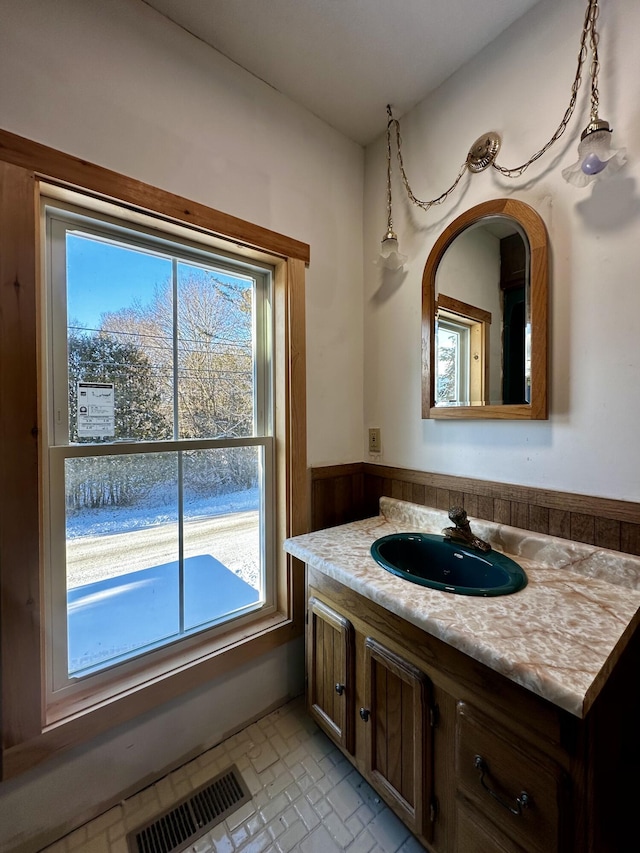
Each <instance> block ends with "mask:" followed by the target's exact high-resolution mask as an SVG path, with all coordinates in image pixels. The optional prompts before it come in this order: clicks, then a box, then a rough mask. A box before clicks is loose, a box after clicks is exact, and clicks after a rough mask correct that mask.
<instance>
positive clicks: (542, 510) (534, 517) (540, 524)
mask: <svg viewBox="0 0 640 853" xmlns="http://www.w3.org/2000/svg"><path fill="white" fill-rule="evenodd" d="M528 529H529V530H534V531H535V532H536V533H549V510H548V508H547V507H546V506H535V505H534V504H531V505H530V506H529V527H528Z"/></svg>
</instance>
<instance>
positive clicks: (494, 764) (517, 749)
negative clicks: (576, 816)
mask: <svg viewBox="0 0 640 853" xmlns="http://www.w3.org/2000/svg"><path fill="white" fill-rule="evenodd" d="M456 774H457V780H458V782H457V784H458V793H459V795H461V796H463V797H464V798H466V799H467V800H468V801H469V802H471V803H472V804H473V805H475V806H476V808H477V809H478V810H479V811H480V813H482V814H483V815H484V816H485V817H486V818H488V819H489V820H490V821H492V822H493V823H494V824H495V825H496V826H497V827H498V828H499V829H500V831H501V832H502V833H504V834H505V835H507V836H508V837H509V838H511V839H513V840H514V841H515V842H516V843H517V844H519V845H521V846H522V847H524V848H525V849H526V850H527V851H540V853H553V851H561V850H563V849H565V850H566V849H568V848H567V847H563V845H562V839H561V823H562V817H563V803H564V801H565V790H566V786H565V780H564V776H563V774H562V771H561V770H560V768H559V767H557V765H556V764H555V763H554V762H553V761H552V760H551V759H549V758H547V757H546V756H543V755H542V754H540V753H538V752H537V751H535V750H533V749H531V748H529V747H528V746H527V744H522V743H521V742H520V743H519V742H518V739H517V737H516V736H515V735H514V734H513V733H511V732H505V733H504V736H502V735H501V733H500V729H499V727H498V726H497V725H496V723H494V722H493V721H492V720H490V719H489V718H488V717H486V716H484V715H483V714H481V713H480V712H479V711H477V710H476V709H475V708H473V707H471V706H470V705H468V704H466V703H465V702H459V703H458V705H457V719H456Z"/></svg>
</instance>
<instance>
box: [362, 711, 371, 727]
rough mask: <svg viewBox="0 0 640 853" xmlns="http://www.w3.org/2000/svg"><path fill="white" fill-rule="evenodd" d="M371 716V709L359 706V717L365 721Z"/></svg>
mask: <svg viewBox="0 0 640 853" xmlns="http://www.w3.org/2000/svg"><path fill="white" fill-rule="evenodd" d="M370 716H371V711H369V709H368V708H360V717H361V718H362V719H363V720H364V722H365V723H367V722H368V721H369V717H370Z"/></svg>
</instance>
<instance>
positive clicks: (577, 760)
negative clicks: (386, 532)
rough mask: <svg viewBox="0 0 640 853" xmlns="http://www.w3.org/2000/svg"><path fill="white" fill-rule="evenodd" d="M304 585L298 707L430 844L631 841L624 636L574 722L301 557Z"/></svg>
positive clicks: (631, 710) (452, 852)
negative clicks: (303, 675)
mask: <svg viewBox="0 0 640 853" xmlns="http://www.w3.org/2000/svg"><path fill="white" fill-rule="evenodd" d="M307 593H308V597H307V601H308V609H307V699H308V707H309V711H310V713H311V714H312V716H313V717H314V719H315V720H316V721H317V723H318V725H319V726H320V727H321V728H322V729H323V731H324V732H326V734H327V735H328V736H329V737H330V738H331V739H332V740H333V741H334V742H335V743H336V744H337V745H338V746H339V747H340V749H341V750H342V752H343V753H344V755H345V756H346V757H347V758H348V759H349V760H350V761H351V762H352V763H353V764H354V766H355V767H356V768H357V769H358V770H359V772H360V773H362V775H363V776H364V777H365V778H366V779H367V781H368V782H369V783H370V784H371V786H372V787H373V788H374V789H375V790H376V791H377V792H378V793H379V794H380V796H381V797H382V798H383V799H384V800H385V801H386V802H387V803H388V805H389V806H390V807H391V808H392V809H393V810H394V812H395V813H396V814H397V815H398V817H399V818H400V819H401V820H402V821H404V823H405V824H406V825H407V826H408V827H409V829H410V830H411V831H412V832H413V833H414V834H415V835H416V836H417V837H418V839H419V840H420V841H421V843H423V844H424V845H425V847H426V848H427V849H428V850H430V851H434V853H469V851H473V853H523V851H524V853H573V851H576V853H577V851H584V853H609V851H612V853H613V851H620V853H622V851H629V850H630V849H632V848H630V847H629V846H628V843H629V842H628V838H629V835H628V833H630V832H634V831H635V830H634V827H633V822H634V820H633V813H634V812H633V810H634V809H635V808H636V806H635V802H634V801H635V799H636V798H637V793H638V781H637V777H638V768H639V767H640V763H639V758H640V750H639V746H638V742H639V739H638V734H637V728H638V721H639V718H638V713H639V712H638V708H639V707H640V705H639V704H638V700H639V698H640V697H639V695H638V694H639V690H638V671H639V670H638V663H639V662H640V654H639V652H638V645H639V643H638V639H637V637H636V636H633V637H631V638H630V639H629V640H628V642H627V643H626V644H625V650H624V652H623V653H622V655H621V656H620V657H619V659H618V661H617V663H616V665H615V667H614V668H613V670H612V671H611V672H610V673H608V677H607V681H606V684H605V685H604V687H602V689H601V691H600V694H599V696H598V697H597V699H596V701H595V702H594V703H593V705H592V706H591V708H590V710H589V712H588V714H587V715H586V716H585V717H584V718H581V717H578V716H576V715H575V714H572V713H569V712H568V711H566V710H563V709H562V708H561V707H558V706H557V705H556V704H554V703H553V702H551V701H549V700H547V699H545V698H542V697H540V696H538V695H535V694H534V693H533V692H531V691H530V690H528V689H526V688H524V687H522V686H520V685H519V684H516V683H514V681H512V680H511V679H509V678H507V677H505V675H503V674H500V673H499V672H496V671H494V670H493V669H492V668H490V667H489V666H487V665H485V664H484V663H481V662H479V661H477V660H474V659H473V658H472V657H470V656H469V655H467V654H465V653H463V652H462V651H460V650H458V649H456V648H453V647H452V646H451V645H449V644H447V643H446V642H443V641H442V640H440V639H438V638H437V637H434V636H432V635H431V634H430V633H428V632H426V631H424V630H422V629H421V628H420V627H417V626H416V625H414V624H411V623H410V622H408V621H405V620H404V619H403V618H401V617H399V616H398V615H396V614H394V613H392V612H390V611H389V610H388V609H387V608H385V607H383V606H381V605H380V604H378V603H376V602H375V601H373V600H371V599H370V598H368V597H367V596H366V595H363V594H361V593H360V592H357V591H355V590H353V589H351V588H349V587H348V586H346V585H344V584H342V583H340V582H339V581H338V580H336V579H334V578H332V577H330V576H328V575H327V574H325V573H324V572H322V571H320V570H318V569H315V568H313V567H312V566H310V565H308V566H307ZM443 595H445V594H443ZM517 639H518V638H516V637H514V643H515V642H517ZM636 842H637V838H636V841H635V842H633V844H632V847H633V845H635V843H636Z"/></svg>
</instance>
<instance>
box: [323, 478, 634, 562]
mask: <svg viewBox="0 0 640 853" xmlns="http://www.w3.org/2000/svg"><path fill="white" fill-rule="evenodd" d="M383 495H386V496H388V497H393V498H399V499H401V500H405V501H412V502H413V503H417V504H422V505H424V506H432V507H436V508H438V509H449V507H451V506H454V505H461V506H463V507H464V508H465V509H466V510H467V513H468V514H469V516H470V517H471V518H472V519H473V518H484V519H487V520H489V521H496V522H498V523H500V524H510V525H513V526H514V527H520V528H523V529H525V530H534V531H536V532H538V533H548V534H550V535H551V536H560V537H562V538H563V539H571V540H574V541H575V542H586V543H587V544H589V545H596V546H598V547H601V548H613V549H614V550H616V551H624V552H625V553H628V554H636V555H640V503H632V502H629V501H616V500H610V499H608V498H596V497H589V496H587V495H576V494H572V493H569V492H554V491H548V490H546V489H536V488H530V487H529V486H514V485H509V484H505V483H494V482H490V481H485V480H471V479H467V478H465V477H451V476H448V475H445V474H429V473H426V472H423V471H413V470H410V469H406V468H390V467H386V466H382V465H372V464H370V463H367V462H358V463H353V464H347V465H332V466H327V467H322V468H312V469H311V529H312V530H320V529H321V528H323V527H333V526H334V525H336V524H345V523H347V522H349V521H355V520H357V519H359V518H367V517H368V516H372V515H377V514H378V501H379V499H380V497H382V496H383Z"/></svg>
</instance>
